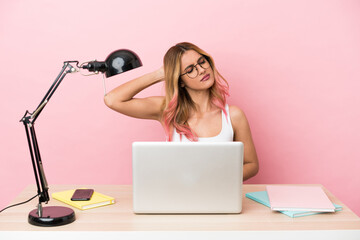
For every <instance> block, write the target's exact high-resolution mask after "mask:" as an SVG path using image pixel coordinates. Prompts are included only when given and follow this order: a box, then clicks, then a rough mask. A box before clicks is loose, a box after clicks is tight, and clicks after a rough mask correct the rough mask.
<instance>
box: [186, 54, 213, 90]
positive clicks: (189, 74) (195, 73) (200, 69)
mask: <svg viewBox="0 0 360 240" xmlns="http://www.w3.org/2000/svg"><path fill="white" fill-rule="evenodd" d="M180 71H181V72H180V75H182V76H181V77H180V81H181V82H180V86H181V87H185V88H186V89H187V90H188V91H189V90H195V91H199V90H207V89H209V88H210V87H211V86H212V85H213V84H214V81H215V79H214V72H213V70H212V68H211V66H210V64H209V62H208V61H207V60H206V58H205V57H204V56H202V55H201V54H199V53H198V52H196V51H194V50H188V51H186V52H185V53H184V54H183V55H182V57H181V66H180Z"/></svg>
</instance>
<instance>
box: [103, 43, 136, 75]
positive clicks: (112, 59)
mask: <svg viewBox="0 0 360 240" xmlns="http://www.w3.org/2000/svg"><path fill="white" fill-rule="evenodd" d="M105 63H106V65H107V70H106V71H105V76H106V77H107V78H108V77H112V76H114V75H117V74H120V73H123V72H126V71H129V70H131V69H134V68H138V67H141V66H142V62H141V60H140V58H139V57H138V55H136V53H134V52H133V51H131V50H127V49H120V50H116V51H114V52H112V53H110V55H109V56H108V57H107V58H106V60H105Z"/></svg>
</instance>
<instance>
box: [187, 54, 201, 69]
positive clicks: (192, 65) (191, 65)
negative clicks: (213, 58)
mask: <svg viewBox="0 0 360 240" xmlns="http://www.w3.org/2000/svg"><path fill="white" fill-rule="evenodd" d="M203 57H204V56H200V57H199V58H198V60H197V61H196V64H197V63H198V62H199V61H200V59H201V58H203ZM189 67H194V64H190V65H189V66H187V67H186V68H185V70H186V69H188V68H189Z"/></svg>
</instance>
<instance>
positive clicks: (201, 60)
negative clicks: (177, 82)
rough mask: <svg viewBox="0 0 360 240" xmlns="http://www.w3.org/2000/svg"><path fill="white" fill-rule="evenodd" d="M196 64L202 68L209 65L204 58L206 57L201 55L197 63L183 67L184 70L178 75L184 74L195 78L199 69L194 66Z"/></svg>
mask: <svg viewBox="0 0 360 240" xmlns="http://www.w3.org/2000/svg"><path fill="white" fill-rule="evenodd" d="M197 65H199V66H200V67H201V68H202V69H207V68H209V67H210V63H209V61H208V60H206V58H205V57H204V56H202V57H200V58H199V60H198V61H197V64H195V65H190V66H188V67H187V68H186V69H185V71H186V72H185V73H183V74H180V76H184V75H185V74H186V75H187V76H188V77H189V78H196V77H197V76H198V75H199V70H198V68H197V67H196V66H197Z"/></svg>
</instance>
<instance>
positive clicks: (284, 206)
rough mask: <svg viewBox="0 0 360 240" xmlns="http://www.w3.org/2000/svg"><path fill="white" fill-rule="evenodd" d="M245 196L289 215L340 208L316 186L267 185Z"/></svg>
mask: <svg viewBox="0 0 360 240" xmlns="http://www.w3.org/2000/svg"><path fill="white" fill-rule="evenodd" d="M246 197H247V198H250V199H252V200H254V201H256V202H259V203H261V204H263V205H265V206H267V207H270V208H271V210H273V211H280V212H281V213H283V214H285V215H287V216H289V217H302V216H308V215H313V214H318V213H324V212H335V211H340V210H342V207H341V206H339V205H337V204H333V203H332V202H331V201H330V200H329V198H328V197H327V195H326V193H325V192H324V191H323V189H322V188H321V187H317V186H283V185H269V186H267V187H266V191H261V192H250V193H247V194H246Z"/></svg>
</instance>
